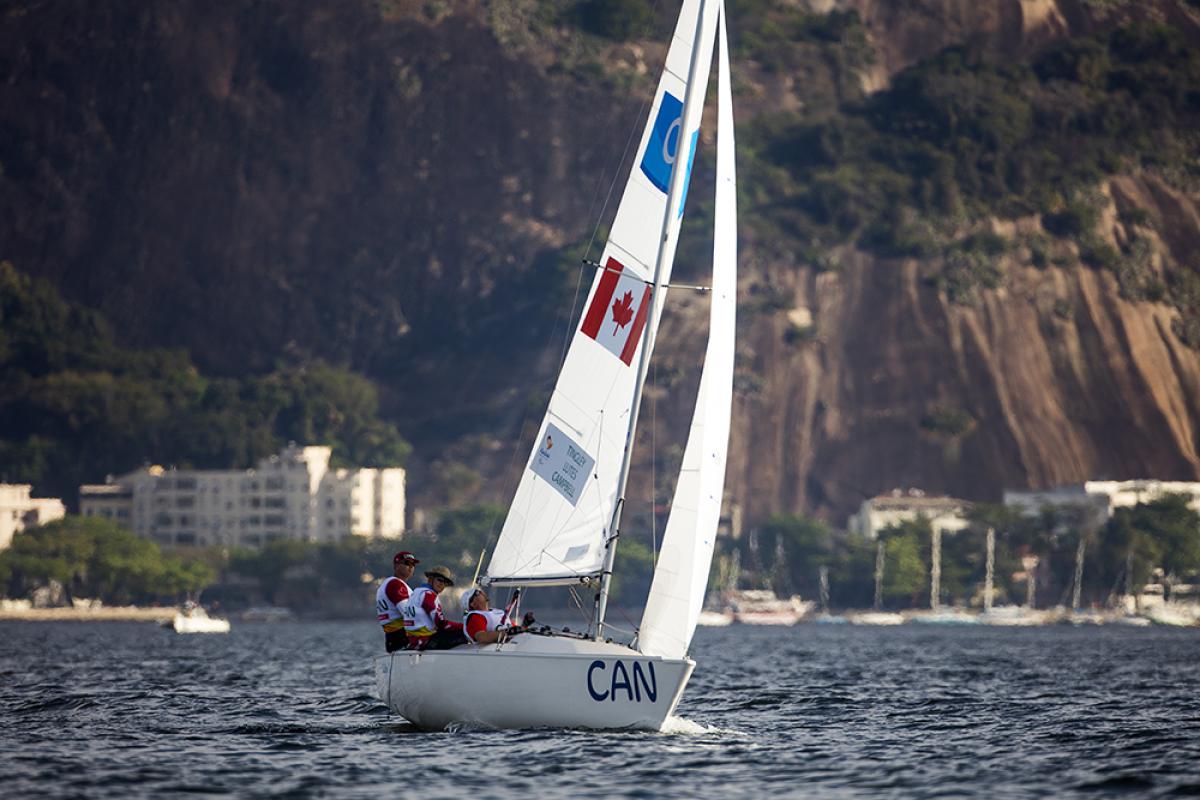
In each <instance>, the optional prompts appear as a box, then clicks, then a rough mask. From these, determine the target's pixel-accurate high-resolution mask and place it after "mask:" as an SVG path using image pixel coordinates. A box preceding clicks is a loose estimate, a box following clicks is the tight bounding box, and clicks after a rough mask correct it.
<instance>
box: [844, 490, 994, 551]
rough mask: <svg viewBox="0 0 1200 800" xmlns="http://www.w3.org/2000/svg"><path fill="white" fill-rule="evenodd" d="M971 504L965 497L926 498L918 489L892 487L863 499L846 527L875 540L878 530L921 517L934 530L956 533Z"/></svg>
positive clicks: (964, 525)
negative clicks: (960, 498)
mask: <svg viewBox="0 0 1200 800" xmlns="http://www.w3.org/2000/svg"><path fill="white" fill-rule="evenodd" d="M970 507H971V504H970V502H968V501H966V500H959V499H958V498H955V497H946V496H944V495H941V496H934V497H929V496H927V495H926V494H925V492H923V491H921V490H920V489H908V490H907V491H905V490H901V489H893V490H892V491H891V492H889V493H888V494H881V495H879V496H877V497H872V498H870V499H869V500H865V501H863V504H862V506H860V507H859V509H858V513H857V514H854V515H852V516H851V517H850V519H849V520H848V521H847V523H846V527H847V528H848V529H849V530H850V531H852V532H854V533H858V534H861V535H862V536H865V537H866V538H868V539H874V538H875V537H876V536H878V535H879V531H881V530H883V529H884V528H886V527H888V526H890V525H898V524H900V523H902V522H909V521H912V520H916V519H918V518H919V517H924V518H925V519H927V520H929V524H930V526H931V527H932V528H934V529H935V530H939V531H941V532H942V533H955V532H957V531H961V530H962V529H964V528H966V527H967V525H968V522H967V518H966V513H967V511H968V509H970Z"/></svg>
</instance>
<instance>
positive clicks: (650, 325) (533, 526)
mask: <svg viewBox="0 0 1200 800" xmlns="http://www.w3.org/2000/svg"><path fill="white" fill-rule="evenodd" d="M716 42H719V43H720V46H719V48H718V61H719V80H718V115H717V116H718V121H717V126H718V135H717V162H716V163H717V181H716V200H715V215H714V235H713V277H712V286H711V310H710V315H709V341H708V345H707V349H706V352H705V363H704V369H703V372H702V374H701V380H700V386H699V390H698V392H697V398H696V407H695V411H694V414H693V418H692V424H691V427H690V429H689V434H688V440H687V445H686V448H685V451H684V458H683V463H682V466H681V469H680V474H679V480H678V481H677V483H676V490H675V495H674V499H673V502H672V507H671V515H670V518H669V519H668V521H667V526H666V530H665V532H664V535H663V542H662V547H661V550H660V553H659V557H658V561H657V564H656V567H655V571H654V577H653V579H652V582H651V587H650V593H649V597H648V598H647V602H646V606H645V610H644V613H643V616H642V619H641V624H640V626H639V627H638V629H637V631H636V632H634V635H633V636H632V638H631V639H630V640H629V641H627V642H625V641H618V640H617V639H619V638H621V632H620V631H619V630H618V629H617V628H616V627H614V626H612V625H611V624H609V623H607V622H606V621H605V615H606V611H607V606H608V595H609V587H610V581H611V578H612V570H613V560H614V557H615V552H616V546H617V542H618V539H619V537H620V535H621V530H622V528H621V516H622V510H623V508H624V504H625V494H626V484H627V480H628V476H629V469H630V464H631V454H632V448H633V444H634V433H635V431H636V427H637V419H638V410H639V406H640V404H641V397H642V389H643V386H644V384H645V380H646V375H647V371H648V369H649V363H650V357H651V352H652V349H653V347H654V340H655V336H656V334H657V331H658V325H659V319H660V316H661V314H662V309H663V302H664V300H665V299H666V295H667V290H668V289H669V288H670V277H671V267H672V263H673V261H674V256H675V249H676V244H677V241H678V235H679V228H680V224H681V222H682V216H683V203H684V198H685V196H686V192H687V186H688V180H689V177H690V173H691V167H692V162H693V159H694V158H695V152H696V146H697V144H698V139H699V128H700V120H701V112H702V109H703V105H704V95H705V90H706V88H707V86H708V82H709V71H710V65H711V62H712V58H713V49H714V45H715V43H716ZM733 148H734V144H733V109H732V101H731V95H730V80H729V52H728V45H727V37H726V30H725V19H724V13H723V9H722V7H721V3H720V0H683V4H682V8H681V10H680V14H679V19H678V22H677V24H676V28H675V32H674V36H673V39H672V42H671V46H670V49H669V51H668V54H667V60H666V65H665V68H664V70H663V73H662V76H661V78H660V79H659V83H658V87H657V89H656V91H655V95H654V102H653V105H652V107H651V110H650V114H649V118H648V120H647V122H646V125H645V128H644V130H643V132H642V137H641V140H640V145H639V148H638V151H637V155H636V157H635V161H634V166H633V168H632V169H631V171H630V175H629V178H628V180H627V182H626V186H625V189H624V193H623V195H622V198H621V203H620V205H619V206H618V209H617V213H616V217H615V220H614V223H613V227H612V232H611V236H610V238H609V240H608V242H607V243H606V245H605V248H604V251H603V253H602V255H601V260H600V262H599V264H598V265H597V266H598V269H597V272H596V275H595V278H594V280H593V281H592V285H591V290H590V292H589V295H588V301H587V304H586V306H585V311H584V313H583V315H582V319H581V321H580V324H579V326H578V328H577V329H576V330H575V332H574V334H573V338H572V340H571V345H570V348H569V350H568V352H567V356H566V358H565V359H564V361H563V366H562V369H561V371H560V373H559V377H558V383H557V385H556V387H555V390H554V392H553V394H552V396H551V398H550V403H549V408H548V409H547V411H546V414H545V417H544V418H543V420H542V424H541V428H540V430H539V433H538V437H537V439H536V440H535V442H534V445H533V448H532V452H531V454H530V458H529V461H528V462H527V465H526V467H525V469H524V470H523V472H522V476H521V480H520V483H519V485H518V487H517V490H516V493H515V496H514V498H513V501H512V504H511V506H510V508H509V511H508V516H507V517H506V519H505V522H504V526H503V528H502V529H501V532H500V537H499V540H498V541H497V543H496V546H495V548H494V550H493V553H492V556H491V559H490V561H489V564H488V567H487V571H486V574H485V575H484V576H483V577H481V578H480V583H481V584H483V585H485V586H489V587H517V588H519V589H520V588H535V587H542V586H574V587H586V588H588V589H589V590H592V591H594V607H593V610H592V620H591V625H590V628H589V630H588V632H587V633H586V634H575V635H572V634H568V633H566V632H562V633H557V634H555V633H550V632H549V631H547V630H543V631H542V632H541V633H524V634H520V635H517V636H514V637H512V638H509V639H507V640H506V641H502V642H501V643H499V644H488V645H473V644H472V645H463V646H460V647H457V648H454V649H451V650H437V651H424V652H408V651H400V652H395V653H391V654H388V655H386V656H380V657H378V658H377V659H376V661H375V667H376V681H377V689H378V692H379V695H380V698H381V699H382V700H383V701H384V702H386V703H387V704H388V706H389V707H390V708H391V710H392V711H394V712H395V713H397V714H399V715H401V716H403V717H404V718H406V719H407V720H409V721H410V722H412V723H414V724H415V725H417V726H418V727H421V728H426V729H434V730H440V729H447V728H450V729H457V728H459V727H464V726H465V727H481V728H530V727H572V728H595V729H611V728H629V729H647V730H658V729H660V728H661V727H662V725H663V723H664V722H665V721H666V719H667V718H668V716H669V715H670V714H671V713H672V711H673V710H674V709H675V707H676V705H677V704H678V703H679V700H680V697H681V696H682V695H683V691H684V687H685V686H686V685H687V682H688V679H689V678H690V677H691V674H692V670H693V669H694V668H695V666H696V664H695V661H693V660H692V659H691V658H689V657H688V648H689V646H690V643H691V639H692V634H693V633H694V631H695V628H696V623H697V620H698V618H699V615H700V610H701V606H702V604H703V600H704V589H705V585H706V583H707V580H708V572H709V566H710V564H711V561H712V553H713V544H714V541H715V538H716V530H717V523H718V520H719V517H720V511H721V500H722V496H723V493H724V481H725V461H726V453H727V450H728V444H729V422H730V409H731V404H732V393H733V362H734V327H735V315H736V308H735V296H736V288H737V267H736V261H737V252H736V251H737V242H736V201H735V189H736V179H735V173H734V158H733V152H734V150H733Z"/></svg>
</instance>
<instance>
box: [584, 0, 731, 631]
mask: <svg viewBox="0 0 1200 800" xmlns="http://www.w3.org/2000/svg"><path fill="white" fill-rule="evenodd" d="M706 2H707V0H700V8H699V10H698V11H697V13H696V33H695V35H694V36H693V37H692V57H691V60H690V63H689V64H688V77H687V91H686V92H685V93H684V96H683V111H682V112H680V117H679V134H678V139H676V144H675V162H674V164H673V165H672V166H671V183H670V186H669V191H668V192H667V207H666V208H665V209H664V210H663V222H662V228H661V230H662V234H661V238H660V239H659V241H658V255H657V256H656V257H655V259H654V279H653V283H652V289H651V291H650V325H649V326H647V327H648V330H647V331H646V340H645V341H644V342H643V343H642V352H641V354H640V355H639V356H638V372H637V379H636V380H634V382H633V402H632V404H631V405H630V407H629V408H630V410H629V427H628V429H627V430H626V432H625V451H624V453H623V454H622V457H621V471H620V473H619V476H618V478H617V502H616V503H615V504H614V505H613V515H612V522H611V523H610V524H609V526H608V529H609V531H611V533H610V535H609V537H608V541H607V542H606V543H605V554H604V569H603V570H602V571H601V573H600V589H599V591H598V592H597V593H596V615H595V626H596V634H595V638H596V639H597V640H599V639H603V638H604V615H605V612H606V611H607V610H608V590H609V585H610V584H611V583H612V569H613V562H614V561H615V560H616V557H617V539H618V538H620V536H621V512H622V510H623V509H624V507H625V486H626V483H627V482H628V480H629V467H630V464H631V461H632V456H633V438H634V434H635V433H636V431H637V421H638V415H639V412H640V411H641V405H642V388H643V387H644V386H645V383H646V375H647V374H648V373H649V371H650V351H651V350H653V349H654V340H655V339H657V338H658V321H659V316H660V315H661V313H662V303H663V298H662V297H661V294H662V289H663V288H664V287H663V286H662V273H663V267H664V266H665V264H666V261H667V258H668V255H673V250H672V248H671V246H670V245H671V239H672V236H671V228H672V227H673V223H674V221H675V218H676V217H677V216H678V207H679V204H680V203H681V198H682V196H683V181H684V177H685V176H686V174H687V167H688V164H689V163H690V158H691V153H690V148H691V141H690V136H689V131H688V122H689V120H691V118H692V107H693V106H694V105H695V104H696V96H697V94H698V93H700V91H701V90H702V89H706V88H707V86H705V87H697V86H696V73H697V71H698V70H699V69H700V53H701V52H702V51H703V50H704V48H702V47H701V46H700V43H701V40H702V34H703V33H704V7H705V4H706ZM710 58H711V55H710ZM696 145H697V146H699V140H697V142H696ZM681 162H682V163H681ZM681 166H682V169H681V168H680V167H681Z"/></svg>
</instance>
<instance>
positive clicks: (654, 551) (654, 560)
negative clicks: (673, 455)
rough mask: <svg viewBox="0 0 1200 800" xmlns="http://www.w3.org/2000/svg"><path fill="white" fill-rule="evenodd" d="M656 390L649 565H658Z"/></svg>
mask: <svg viewBox="0 0 1200 800" xmlns="http://www.w3.org/2000/svg"><path fill="white" fill-rule="evenodd" d="M652 363H653V368H654V378H653V381H654V388H655V389H657V388H658V361H657V360H656V361H654V362H652ZM657 462H658V392H657V391H656V392H655V393H654V394H652V395H650V566H651V568H652V569H656V568H657V567H658V473H657V471H656V469H655V467H656V465H657Z"/></svg>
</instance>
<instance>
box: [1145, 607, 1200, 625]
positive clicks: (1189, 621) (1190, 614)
mask: <svg viewBox="0 0 1200 800" xmlns="http://www.w3.org/2000/svg"><path fill="white" fill-rule="evenodd" d="M1198 612H1200V607H1197V606H1194V605H1184V604H1182V603H1179V604H1176V603H1162V604H1161V605H1157V606H1151V607H1150V608H1147V609H1146V610H1145V611H1143V612H1142V616H1144V617H1145V618H1146V619H1148V620H1150V621H1151V622H1152V623H1154V624H1155V625H1166V626H1168V627H1173V628H1190V627H1192V626H1193V625H1195V624H1196V623H1197V619H1198V617H1200V613H1198Z"/></svg>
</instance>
